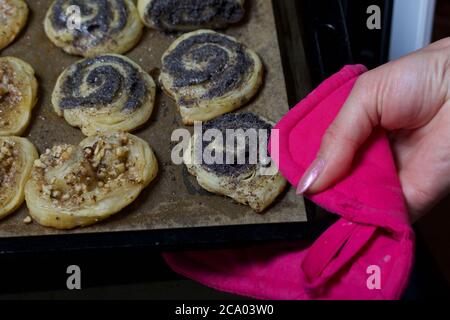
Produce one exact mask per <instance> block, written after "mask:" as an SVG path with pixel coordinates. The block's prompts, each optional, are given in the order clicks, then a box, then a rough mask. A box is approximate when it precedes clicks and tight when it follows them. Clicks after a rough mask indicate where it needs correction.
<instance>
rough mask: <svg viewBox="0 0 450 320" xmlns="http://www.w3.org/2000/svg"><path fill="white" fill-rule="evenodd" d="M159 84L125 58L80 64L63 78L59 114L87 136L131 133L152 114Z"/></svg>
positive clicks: (57, 94)
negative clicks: (99, 133)
mask: <svg viewBox="0 0 450 320" xmlns="http://www.w3.org/2000/svg"><path fill="white" fill-rule="evenodd" d="M155 92H156V89H155V82H154V81H153V78H152V77H151V76H150V75H149V74H148V73H147V72H145V71H144V70H142V68H141V67H140V66H139V65H137V64H136V63H134V62H133V61H131V60H130V59H128V58H127V57H125V56H121V55H114V54H109V55H101V56H96V57H93V58H87V59H84V60H81V61H79V62H76V63H75V64H73V65H71V66H70V67H69V68H67V69H66V70H65V71H63V73H62V74H61V75H60V76H59V78H58V80H57V82H56V86H55V89H54V91H53V95H52V104H53V108H54V110H55V111H56V113H57V114H58V115H60V116H63V117H64V118H65V119H66V121H67V122H68V123H69V124H70V125H72V126H75V127H80V128H81V130H82V132H83V133H84V134H85V135H87V136H90V135H95V134H97V133H98V132H104V131H131V130H134V129H136V128H138V127H140V126H141V125H143V124H144V123H145V122H147V120H148V119H149V118H150V115H151V114H152V110H153V105H154V102H155Z"/></svg>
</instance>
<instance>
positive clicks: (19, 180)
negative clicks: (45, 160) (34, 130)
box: [0, 137, 38, 219]
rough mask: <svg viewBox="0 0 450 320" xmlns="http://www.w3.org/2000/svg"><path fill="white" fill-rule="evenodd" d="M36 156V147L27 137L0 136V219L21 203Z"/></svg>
mask: <svg viewBox="0 0 450 320" xmlns="http://www.w3.org/2000/svg"><path fill="white" fill-rule="evenodd" d="M37 158H38V153H37V151H36V148H35V147H34V146H33V144H32V143H31V142H29V141H28V140H27V139H25V138H19V137H0V219H1V218H4V217H5V216H7V215H9V214H10V213H12V212H14V211H15V210H16V209H17V208H19V206H20V205H21V204H22V203H23V200H24V188H25V183H26V182H27V180H28V178H29V176H30V172H31V168H32V167H33V162H34V160H36V159H37Z"/></svg>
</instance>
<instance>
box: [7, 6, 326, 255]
mask: <svg viewBox="0 0 450 320" xmlns="http://www.w3.org/2000/svg"><path fill="white" fill-rule="evenodd" d="M50 3H51V0H37V1H28V5H29V6H30V9H31V16H30V19H29V22H28V25H27V27H26V29H25V30H24V32H23V33H22V34H21V36H20V37H19V39H18V40H17V41H15V42H14V43H13V44H12V45H11V46H10V47H8V48H7V49H5V50H3V51H2V53H1V55H2V56H16V57H19V58H22V59H24V60H25V61H27V62H29V63H30V64H31V65H32V66H33V67H34V68H35V70H36V73H37V77H38V80H39V84H40V90H39V102H38V104H37V106H36V108H35V110H34V112H33V121H32V123H31V125H30V128H29V130H28V132H27V133H26V136H27V137H28V138H29V139H30V140H31V141H32V142H33V143H34V144H35V145H36V146H37V148H38V149H39V151H40V152H42V151H43V150H45V149H46V148H47V147H50V146H52V145H54V144H60V143H73V144H78V142H79V141H80V140H82V139H83V135H82V134H81V132H80V130H78V129H76V128H72V127H70V126H69V125H68V124H67V123H66V122H65V121H64V120H63V119H62V118H59V117H58V116H57V115H56V114H55V113H54V112H53V111H52V106H51V102H50V96H51V92H52V90H53V87H54V84H55V82H56V79H57V77H58V75H59V74H60V73H61V71H62V70H64V69H65V68H66V67H68V66H69V65H71V64H72V63H74V62H76V61H78V60H79V59H80V58H79V57H74V56H70V55H67V54H65V53H63V52H62V51H61V50H60V49H58V48H56V47H54V46H53V45H52V44H51V43H50V41H49V40H48V39H47V37H46V35H45V33H44V30H43V25H42V22H43V19H44V15H45V12H46V10H47V8H48V7H49V5H50ZM292 5H294V6H295V1H288V0H286V1H281V0H280V1H274V2H273V4H272V2H271V1H270V0H249V1H247V8H246V9H247V16H246V19H245V20H244V21H243V22H242V23H240V24H238V25H236V26H232V27H230V28H228V29H227V30H225V31H224V32H225V33H226V34H229V35H232V36H234V37H236V38H238V39H239V40H240V41H241V42H243V43H245V44H246V45H248V46H249V47H250V48H252V49H254V50H255V51H256V52H257V53H258V54H259V55H260V57H261V58H262V60H263V63H264V65H265V67H266V68H265V69H266V73H265V83H264V86H263V88H262V90H261V91H260V93H259V94H258V95H257V97H256V98H255V99H253V100H252V101H251V103H250V104H249V105H248V106H246V107H245V108H242V109H241V111H254V112H256V113H258V114H260V115H262V116H264V117H266V118H269V119H271V120H273V121H277V120H278V119H280V118H281V117H282V116H283V115H284V114H285V113H286V112H287V111H288V108H289V107H288V106H289V103H288V92H289V95H290V97H291V101H293V99H295V100H297V99H299V98H301V97H303V96H304V95H306V93H307V92H309V90H310V81H309V73H308V69H307V64H306V61H305V56H304V52H303V46H302V43H301V41H297V40H296V39H299V38H301V34H300V28H299V21H298V18H299V17H298V16H292V15H295V12H292V10H290V9H289V7H290V6H292ZM274 10H275V11H274ZM282 15H285V16H286V15H287V16H288V19H277V20H275V16H278V17H279V16H282ZM277 25H278V28H277ZM277 32H278V34H282V35H283V37H282V38H283V39H284V40H283V41H284V44H282V48H283V46H284V48H283V50H282V54H280V46H279V44H278V36H277ZM175 38H176V36H173V35H167V34H164V33H162V32H158V31H151V30H149V29H146V30H145V33H144V36H143V38H142V40H141V42H140V43H139V45H138V46H137V47H136V48H135V49H134V50H132V51H131V52H129V53H128V54H127V56H128V57H130V58H131V59H133V60H134V61H136V62H137V63H138V64H140V65H141V66H142V67H143V68H144V69H145V70H146V71H148V72H150V73H152V72H153V71H154V70H156V69H157V68H159V67H160V57H161V56H162V54H163V52H164V51H165V49H166V48H167V47H168V46H169V45H170V43H171V42H172V41H174V39H175ZM280 39H281V37H280ZM293 50H294V51H293ZM293 52H295V53H296V55H295V57H296V58H295V65H294V66H287V65H285V70H289V72H288V73H289V74H287V75H286V79H287V81H286V82H285V76H284V75H285V74H284V73H283V66H282V58H281V55H284V57H283V58H284V59H285V61H284V62H285V63H286V61H287V60H289V61H291V63H292V60H290V59H289V55H292V53H293ZM286 84H288V87H287V88H286ZM292 84H294V86H293V85H292ZM289 86H290V88H289ZM292 98H293V99H292ZM179 127H182V126H181V121H180V117H179V115H178V113H177V111H176V107H175V105H174V103H173V101H172V100H171V99H169V98H168V97H167V96H165V95H164V94H163V93H162V92H158V94H157V102H156V105H155V110H154V114H153V115H152V118H151V120H150V121H149V122H148V123H147V124H146V125H145V126H144V127H143V128H142V129H141V130H138V131H137V132H136V133H135V134H137V135H138V136H140V137H142V138H144V139H145V140H147V141H148V142H149V144H150V145H151V147H152V148H153V149H154V151H155V153H156V155H157V157H158V161H159V164H160V172H159V175H158V177H157V179H156V180H155V181H154V182H153V183H152V184H151V185H150V186H149V187H148V188H146V189H145V190H144V191H143V193H142V194H141V196H140V197H139V198H138V199H137V201H135V202H134V203H133V204H132V205H130V206H129V207H128V208H126V209H125V210H123V211H122V212H120V213H118V214H116V215H115V216H113V217H112V218H110V219H108V220H106V221H104V222H101V223H99V224H96V225H93V226H90V227H87V228H80V229H75V230H73V231H58V230H54V229H49V228H44V227H42V226H39V225H38V224H37V223H33V224H30V225H26V224H24V223H23V219H24V218H25V217H26V215H27V213H28V212H27V208H26V206H22V208H21V209H20V210H19V211H18V212H16V213H14V214H13V215H11V216H10V217H8V218H6V219H4V220H3V221H1V222H0V252H3V253H8V252H16V253H17V252H36V251H41V250H44V251H51V250H60V249H65V250H67V249H86V248H101V247H107V248H111V247H127V246H157V247H160V248H163V247H164V248H179V247H183V248H184V247H192V246H198V245H203V246H205V245H207V246H209V245H216V244H230V243H231V244H232V243H238V242H247V241H250V240H251V241H266V240H276V239H280V240H286V239H290V238H305V237H306V238H310V237H314V236H317V234H318V233H320V232H321V230H322V229H323V228H325V227H326V226H327V225H328V223H327V222H326V220H327V219H323V218H322V217H321V215H320V214H317V213H316V211H315V210H313V206H312V205H311V204H309V203H307V204H306V206H305V204H304V201H303V199H302V198H301V197H298V196H296V195H295V191H294V190H293V189H290V190H287V191H286V192H284V193H283V194H282V195H281V196H280V197H279V199H278V200H277V201H276V202H275V203H274V205H273V206H271V207H270V209H269V210H267V211H266V212H265V213H264V214H255V213H254V212H253V211H252V210H251V209H250V208H248V207H246V206H242V205H239V204H236V203H235V202H233V201H232V200H231V199H228V198H225V197H220V196H217V195H212V194H210V193H208V192H206V191H204V190H202V189H201V188H200V187H199V186H198V184H197V182H196V181H195V178H193V177H191V176H190V175H189V174H188V173H187V170H186V169H185V167H184V166H176V165H173V164H172V163H171V160H170V153H171V148H172V147H173V144H171V143H170V135H171V133H172V131H173V130H174V129H176V128H179Z"/></svg>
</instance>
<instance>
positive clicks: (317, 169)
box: [297, 158, 325, 195]
mask: <svg viewBox="0 0 450 320" xmlns="http://www.w3.org/2000/svg"><path fill="white" fill-rule="evenodd" d="M324 168H325V161H324V160H323V159H320V158H319V159H316V160H315V161H314V162H313V163H312V164H311V166H310V167H309V169H308V171H306V172H305V174H304V175H303V177H302V179H301V180H300V182H299V183H298V186H297V194H298V195H303V194H304V193H305V192H306V191H308V189H309V188H310V187H311V186H312V185H313V184H314V182H316V181H317V178H319V176H320V174H321V173H322V171H323V169H324Z"/></svg>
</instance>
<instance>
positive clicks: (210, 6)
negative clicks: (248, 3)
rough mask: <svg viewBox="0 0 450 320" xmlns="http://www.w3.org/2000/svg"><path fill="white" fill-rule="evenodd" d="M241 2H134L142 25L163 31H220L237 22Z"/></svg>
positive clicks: (151, 0) (214, 0) (179, 0)
mask: <svg viewBox="0 0 450 320" xmlns="http://www.w3.org/2000/svg"><path fill="white" fill-rule="evenodd" d="M244 1H245V0H138V11H139V15H140V16H141V19H142V21H143V22H144V24H145V25H147V26H148V27H150V28H155V29H159V30H164V31H192V30H197V29H202V28H207V29H220V28H225V27H226V26H227V25H229V24H232V23H236V22H238V21H240V20H241V19H242V18H243V16H244V13H245V10H244Z"/></svg>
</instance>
